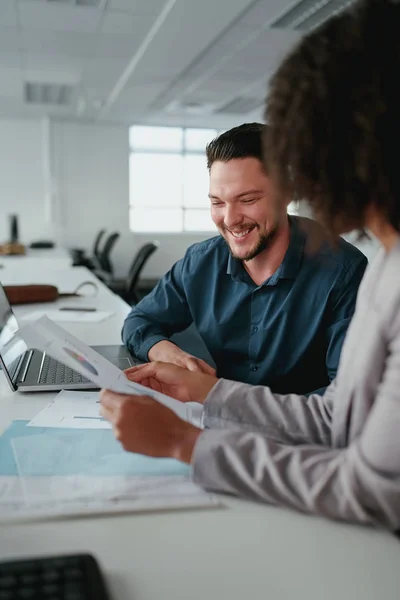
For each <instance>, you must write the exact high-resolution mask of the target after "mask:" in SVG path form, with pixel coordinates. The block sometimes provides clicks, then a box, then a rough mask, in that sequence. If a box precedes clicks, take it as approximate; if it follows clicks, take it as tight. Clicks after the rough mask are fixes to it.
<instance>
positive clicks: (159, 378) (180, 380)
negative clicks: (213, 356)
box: [125, 362, 218, 404]
mask: <svg viewBox="0 0 400 600" xmlns="http://www.w3.org/2000/svg"><path fill="white" fill-rule="evenodd" d="M125 375H126V376H127V377H128V379H130V380H131V381H135V382H136V383H140V384H141V385H144V386H146V387H149V388H151V389H152V390H156V391H157V392H162V393H163V394H166V395H167V396H171V397H172V398H176V399H177V400H180V401H181V402H200V403H201V404H203V403H204V401H205V399H206V398H207V396H208V394H209V392H210V391H211V389H212V388H213V387H214V385H215V384H216V383H217V381H218V378H217V377H215V376H213V375H208V374H206V373H201V372H200V371H188V370H187V369H183V368H182V367H178V366H176V365H171V364H169V363H163V362H151V363H148V364H145V365H139V366H138V367H131V368H130V369H128V370H127V371H125Z"/></svg>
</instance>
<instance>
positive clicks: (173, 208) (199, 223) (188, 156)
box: [129, 125, 298, 233]
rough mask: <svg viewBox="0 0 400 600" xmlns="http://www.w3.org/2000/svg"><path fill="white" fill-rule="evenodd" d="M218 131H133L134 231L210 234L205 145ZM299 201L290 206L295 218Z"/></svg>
mask: <svg viewBox="0 0 400 600" xmlns="http://www.w3.org/2000/svg"><path fill="white" fill-rule="evenodd" d="M218 133H220V132H218V131H217V130H215V129H193V128H190V129H182V128H180V127H146V126H141V125H140V126H139V125H134V126H133V127H131V128H130V129H129V144H130V157H129V181H130V190H129V205H130V210H129V224H130V229H131V230H132V231H135V232H149V233H152V232H154V233H157V232H160V233H162V232H164V233H173V232H175V233H178V232H182V231H192V232H195V231H197V232H202V231H204V232H209V231H210V232H212V231H215V225H214V223H213V222H212V219H211V216H210V201H209V198H208V171H207V165H206V157H205V147H206V144H207V143H208V142H210V141H211V140H212V139H213V138H214V137H215V136H216V135H218ZM297 211H298V206H297V202H292V203H291V204H290V205H289V207H288V212H289V213H290V214H297Z"/></svg>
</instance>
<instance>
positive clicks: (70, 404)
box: [28, 390, 111, 429]
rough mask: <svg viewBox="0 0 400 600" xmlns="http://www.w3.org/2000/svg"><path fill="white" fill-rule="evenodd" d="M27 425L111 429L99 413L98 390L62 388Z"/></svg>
mask: <svg viewBox="0 0 400 600" xmlns="http://www.w3.org/2000/svg"><path fill="white" fill-rule="evenodd" d="M28 427H60V428H66V429H111V423H109V422H108V421H106V419H104V417H102V416H101V414H100V397H99V392H71V391H66V390H63V391H62V392H60V393H59V394H58V395H57V396H56V397H55V398H54V399H53V400H51V402H49V403H48V404H47V406H46V407H45V408H44V409H43V410H41V411H40V413H38V414H37V415H36V417H34V418H33V419H32V421H30V422H29V423H28Z"/></svg>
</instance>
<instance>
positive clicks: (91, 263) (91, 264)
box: [70, 229, 106, 271]
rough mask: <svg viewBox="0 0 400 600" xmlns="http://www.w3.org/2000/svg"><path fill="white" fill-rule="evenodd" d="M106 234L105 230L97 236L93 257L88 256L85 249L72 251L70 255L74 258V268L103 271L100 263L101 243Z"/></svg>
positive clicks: (101, 230) (72, 249) (73, 249)
mask: <svg viewBox="0 0 400 600" xmlns="http://www.w3.org/2000/svg"><path fill="white" fill-rule="evenodd" d="M105 232H106V230H105V229H100V231H99V232H98V234H97V235H96V237H95V240H94V244H93V250H92V255H91V256H88V255H87V254H86V250H84V249H83V248H71V249H70V254H71V256H72V260H73V266H74V267H86V268H88V269H90V270H91V271H94V270H95V269H101V267H100V261H99V255H100V242H101V239H102V237H103V236H104V234H105Z"/></svg>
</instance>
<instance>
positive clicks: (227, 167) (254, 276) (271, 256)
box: [122, 123, 367, 394]
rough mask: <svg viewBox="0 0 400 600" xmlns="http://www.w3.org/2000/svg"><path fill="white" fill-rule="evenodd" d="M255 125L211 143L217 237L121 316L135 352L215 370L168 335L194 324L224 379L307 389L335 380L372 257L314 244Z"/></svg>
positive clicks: (316, 232)
mask: <svg viewBox="0 0 400 600" xmlns="http://www.w3.org/2000/svg"><path fill="white" fill-rule="evenodd" d="M263 133H264V134H267V133H268V131H267V129H266V126H265V125H262V124H259V123H250V124H244V125H241V126H239V127H235V128H234V129H231V130H230V131H227V132H225V133H223V134H222V135H220V136H219V137H217V138H216V139H214V140H213V141H212V142H211V143H210V144H209V145H208V146H207V149H206V154H207V166H208V169H209V173H210V193H209V197H210V201H211V215H212V219H213V221H214V223H215V225H216V226H217V228H218V231H219V233H220V236H218V237H214V238H211V239H210V240H207V241H205V242H202V243H200V244H195V245H194V246H191V247H190V248H189V249H188V251H187V252H186V254H185V257H184V258H183V259H182V260H180V261H179V262H178V263H176V264H175V265H174V266H173V268H172V269H171V271H170V272H169V273H167V274H166V275H165V277H164V278H163V279H162V280H161V281H160V283H159V284H158V285H157V287H156V288H155V289H154V290H153V292H152V293H151V294H150V295H149V296H147V297H145V298H144V299H143V300H142V301H141V302H140V303H139V304H138V305H137V306H135V307H134V308H133V309H132V312H131V313H130V315H129V316H128V318H127V319H126V322H125V324H124V328H123V334H122V337H123V341H124V343H125V344H126V345H127V346H128V348H129V349H130V350H131V351H132V352H133V353H134V354H135V355H136V356H138V357H139V358H140V359H142V360H149V361H162V362H169V363H174V364H176V365H178V366H182V367H185V368H187V369H189V370H200V371H203V372H205V373H210V374H213V373H214V371H213V369H212V368H211V367H210V366H209V365H207V364H206V363H204V362H203V361H201V360H200V359H197V358H195V357H192V356H191V355H189V354H187V353H185V352H183V351H182V350H181V349H180V348H178V347H177V346H176V345H175V344H174V343H172V342H171V341H170V340H169V338H170V336H171V335H172V334H174V333H176V332H179V331H182V330H184V329H186V328H187V327H188V326H189V325H190V324H191V323H194V324H195V326H196V328H197V331H198V332H199V334H200V336H201V337H202V339H203V341H204V342H205V345H206V347H207V349H208V351H209V353H210V355H211V356H212V358H213V360H214V362H215V364H216V371H217V375H218V377H224V378H227V379H233V380H237V381H241V382H245V383H251V384H262V385H268V386H270V387H271V389H272V390H273V391H274V392H279V393H288V392H296V393H301V394H308V393H310V392H312V391H314V390H316V389H321V388H322V389H323V388H325V387H326V386H327V385H328V384H329V383H330V381H331V380H332V379H333V378H334V377H335V375H336V371H337V367H338V362H339V356H340V351H341V347H342V343H343V339H344V336H345V334H346V331H347V327H348V325H349V323H350V320H351V317H352V315H353V312H354V307H355V301H356V295H357V290H358V286H359V284H360V281H361V279H362V276H363V274H364V270H365V268H366V265H367V260H366V258H365V257H364V255H363V254H362V253H361V252H359V250H357V249H356V248H354V247H353V246H352V245H350V244H349V243H347V242H345V241H343V240H341V241H340V242H338V244H337V247H335V248H333V247H331V246H330V245H329V244H328V243H327V242H324V243H322V244H319V247H318V249H316V247H315V246H316V245H317V242H316V240H317V239H320V238H321V237H323V230H322V228H321V227H320V226H319V225H318V224H317V223H316V222H314V221H311V220H309V219H300V218H296V217H288V214H287V206H288V204H289V201H290V198H289V197H288V198H287V199H285V200H284V201H283V202H282V201H281V199H280V198H278V195H277V193H276V191H275V188H274V186H273V185H272V183H271V181H270V179H269V177H268V173H267V172H266V171H265V169H264V166H263V162H262V135H263Z"/></svg>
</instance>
